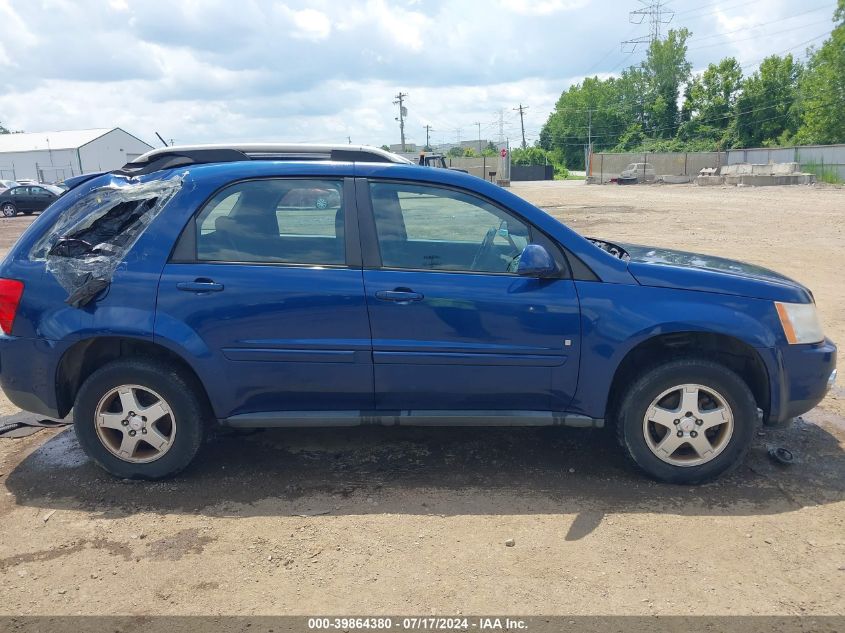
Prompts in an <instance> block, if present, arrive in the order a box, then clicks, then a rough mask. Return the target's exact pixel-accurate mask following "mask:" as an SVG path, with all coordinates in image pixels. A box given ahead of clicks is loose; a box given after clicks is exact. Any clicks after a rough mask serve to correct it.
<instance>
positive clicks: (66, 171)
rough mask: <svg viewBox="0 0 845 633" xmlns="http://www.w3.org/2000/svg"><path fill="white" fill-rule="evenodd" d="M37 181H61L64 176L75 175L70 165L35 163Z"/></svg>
mask: <svg viewBox="0 0 845 633" xmlns="http://www.w3.org/2000/svg"><path fill="white" fill-rule="evenodd" d="M35 170H36V172H37V173H38V181H39V182H61V181H63V180H64V179H65V178H70V177H71V176H76V173H75V172H74V169H73V166H72V165H59V166H56V165H49V166H47V165H39V164H38V163H35Z"/></svg>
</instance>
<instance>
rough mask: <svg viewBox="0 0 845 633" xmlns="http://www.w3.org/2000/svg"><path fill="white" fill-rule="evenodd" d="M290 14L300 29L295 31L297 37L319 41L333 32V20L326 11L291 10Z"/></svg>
mask: <svg viewBox="0 0 845 633" xmlns="http://www.w3.org/2000/svg"><path fill="white" fill-rule="evenodd" d="M290 15H291V18H292V19H293V23H294V24H295V25H296V28H297V29H298V32H296V33H294V36H295V37H300V38H302V39H307V40H313V41H319V40H324V39H326V38H327V37H328V36H329V35H330V34H331V32H332V23H331V20H329V18H328V16H327V15H326V14H325V13H322V12H320V11H317V10H316V9H302V10H301V11H291V12H290Z"/></svg>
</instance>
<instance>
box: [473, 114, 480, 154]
mask: <svg viewBox="0 0 845 633" xmlns="http://www.w3.org/2000/svg"><path fill="white" fill-rule="evenodd" d="M473 125H475V126H476V127H477V128H478V153H479V154H480V153H481V121H476V122H475V123H473Z"/></svg>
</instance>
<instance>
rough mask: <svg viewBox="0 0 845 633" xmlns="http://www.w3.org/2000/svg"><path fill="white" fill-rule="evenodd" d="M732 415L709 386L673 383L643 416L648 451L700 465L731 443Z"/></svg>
mask: <svg viewBox="0 0 845 633" xmlns="http://www.w3.org/2000/svg"><path fill="white" fill-rule="evenodd" d="M733 431H734V416H733V412H732V411H731V407H730V405H729V404H728V402H727V400H726V399H725V397H724V396H722V395H721V394H720V393H718V392H717V391H715V390H714V389H712V388H711V387H705V386H704V385H698V384H684V385H676V386H675V387H672V388H671V389H667V390H666V391H664V392H663V393H661V394H660V395H658V396H657V397H656V398H655V399H654V400H652V402H651V404H650V405H649V406H648V408H647V409H646V412H645V415H644V416H643V434H644V435H645V440H646V444H647V445H648V447H649V449H651V452H652V453H654V454H655V455H656V456H657V457H659V458H660V459H661V460H663V461H664V462H667V463H669V464H672V465H673V466H682V467H687V466H700V465H701V464H705V463H707V462H709V461H710V460H712V459H714V458H715V457H716V456H717V455H719V453H721V452H722V451H723V450H724V449H725V447H726V446H727V445H728V444H729V443H730V440H731V437H732V436H733Z"/></svg>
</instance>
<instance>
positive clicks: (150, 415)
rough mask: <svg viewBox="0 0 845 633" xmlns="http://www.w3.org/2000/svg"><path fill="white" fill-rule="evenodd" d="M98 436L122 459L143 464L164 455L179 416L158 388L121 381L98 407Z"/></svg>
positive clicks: (174, 435) (96, 422)
mask: <svg viewBox="0 0 845 633" xmlns="http://www.w3.org/2000/svg"><path fill="white" fill-rule="evenodd" d="M95 417H96V419H95V422H94V423H95V427H96V430H97V437H98V438H99V440H100V442H102V444H103V446H105V447H106V449H108V450H109V452H111V453H112V454H113V455H115V456H116V457H118V458H120V459H122V460H123V461H126V462H130V463H133V464H142V463H148V462H152V461H155V460H157V459H159V458H160V457H162V456H163V455H164V454H165V453H167V451H168V450H170V447H171V446H173V442H174V440H175V439H176V418H175V416H174V415H173V411H172V409H171V408H170V405H168V403H167V402H166V401H165V400H164V398H162V397H161V396H160V395H159V394H157V393H156V392H155V391H153V390H151V389H149V388H147V387H142V386H140V385H121V386H119V387H115V388H114V389H111V390H110V391H109V392H107V393H106V395H104V396H103V397H102V398H101V399H100V402H99V403H98V404H97V408H96V411H95Z"/></svg>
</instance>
